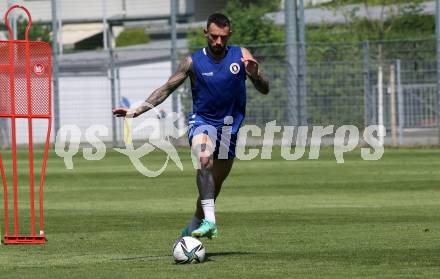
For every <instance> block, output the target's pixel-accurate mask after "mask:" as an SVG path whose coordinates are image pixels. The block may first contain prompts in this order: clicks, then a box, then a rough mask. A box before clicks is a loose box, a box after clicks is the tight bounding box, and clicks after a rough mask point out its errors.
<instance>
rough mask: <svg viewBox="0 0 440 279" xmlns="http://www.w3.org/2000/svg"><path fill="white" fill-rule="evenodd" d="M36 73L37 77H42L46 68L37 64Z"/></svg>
mask: <svg viewBox="0 0 440 279" xmlns="http://www.w3.org/2000/svg"><path fill="white" fill-rule="evenodd" d="M34 73H35V74H36V75H37V76H41V75H42V74H44V66H43V65H41V64H36V65H35V66H34Z"/></svg>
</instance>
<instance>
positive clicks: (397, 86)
mask: <svg viewBox="0 0 440 279" xmlns="http://www.w3.org/2000/svg"><path fill="white" fill-rule="evenodd" d="M435 45H436V44H435V40H434V39H432V40H416V41H393V42H362V43H338V44H316V45H308V46H307V47H306V48H305V50H306V61H307V63H306V68H305V71H304V73H306V74H305V75H304V76H302V77H301V76H300V77H299V78H303V79H304V80H303V82H304V84H305V86H306V89H307V97H306V102H297V104H303V105H304V104H305V105H306V106H307V107H306V109H305V110H304V111H306V112H307V113H306V122H307V124H308V125H323V126H325V125H335V126H341V125H355V126H357V127H358V128H359V129H360V130H362V129H363V128H364V127H366V125H371V124H379V123H380V120H381V119H382V120H383V124H384V125H385V126H386V127H387V129H388V130H389V131H391V130H392V128H393V127H392V124H393V122H392V119H393V114H394V116H395V119H396V121H395V125H396V129H397V130H398V133H399V136H400V137H399V139H400V141H399V143H400V144H417V143H421V144H431V143H435V144H437V142H438V133H437V132H436V130H435V129H436V127H438V113H439V112H438V107H437V104H438V100H437V85H436V84H437V79H436V73H437V69H436V50H435ZM178 47H179V49H178V53H179V57H180V59H181V58H182V57H183V56H185V55H187V54H188V53H190V52H191V51H192V50H191V49H188V48H187V47H186V45H185V41H184V40H182V41H179V43H178ZM287 47H288V46H286V45H284V44H276V45H255V46H248V48H249V49H250V50H251V52H252V53H253V54H254V56H255V57H256V58H257V59H258V60H259V61H260V62H261V65H262V69H263V71H264V72H265V73H267V75H268V76H269V78H270V81H271V92H270V94H269V95H267V96H263V95H261V94H259V93H258V92H257V91H256V90H255V89H254V88H253V86H252V84H251V83H250V82H248V101H247V103H248V105H247V117H246V124H255V125H258V126H260V127H262V128H264V125H265V124H266V123H268V122H270V121H273V120H276V121H277V124H278V125H299V124H300V123H292V121H291V118H290V117H289V110H290V109H291V107H289V105H288V103H289V98H290V97H291V96H289V90H288V84H289V83H292V80H290V79H291V77H290V76H289V71H288V70H287V67H288V66H287V61H286V48H287ZM110 57H111V56H110V53H108V52H106V51H99V52H84V53H75V54H65V55H63V56H62V57H61V59H60V71H61V76H60V111H61V113H60V119H59V120H60V124H61V126H63V125H77V126H79V128H80V130H81V131H82V132H83V138H84V136H85V131H86V130H87V129H88V128H89V127H90V126H92V125H103V126H105V127H107V128H108V133H106V134H105V135H103V139H104V140H106V141H109V142H111V141H112V139H113V135H115V138H117V139H118V140H119V141H121V139H122V124H121V122H120V121H119V120H118V122H117V125H116V128H114V127H113V125H112V118H113V116H112V114H111V109H112V95H113V96H115V99H116V100H115V103H116V105H117V106H120V105H124V106H136V105H137V104H139V103H141V102H142V101H143V100H145V99H146V98H147V97H148V95H149V94H150V93H151V92H152V91H153V90H154V89H155V88H157V87H159V86H160V85H161V84H163V83H164V82H165V81H166V80H167V79H168V77H169V75H170V74H171V62H170V48H169V47H167V46H164V45H163V44H162V45H156V46H153V47H145V46H140V47H139V46H138V47H129V48H123V49H116V50H115V51H114V52H113V56H112V57H113V61H111V60H112V59H110ZM110 66H113V69H112V68H111V67H110ZM110 71H114V72H113V73H114V75H110V74H109V73H110ZM380 76H381V77H382V82H381V83H379V78H380ZM110 78H114V82H113V86H112V82H111V79H110ZM391 80H394V86H391V84H390V81H391ZM293 83H294V84H299V83H300V81H298V80H296V81H293ZM393 88H394V92H392V91H393V90H392V89H393ZM112 91H113V93H114V94H112ZM380 93H382V94H380ZM174 94H178V95H179V106H178V107H179V111H180V115H179V119H180V120H179V121H177V124H178V125H179V126H184V125H185V122H184V118H185V115H186V113H188V112H189V111H191V92H190V84H189V82H187V83H185V85H183V86H182V87H181V88H180V89H179V90H178V91H177V92H176V93H174ZM379 96H382V101H379ZM392 97H394V102H393V101H392ZM159 109H162V110H163V111H162V113H170V112H171V111H172V104H171V98H169V99H168V100H167V101H165V103H164V104H162V105H161V107H160V108H159ZM84 110H86V111H87V113H84ZM380 112H382V113H380ZM380 115H382V117H380ZM147 117H150V118H151V119H152V120H151V122H152V124H151V125H152V127H146V128H145V129H141V130H140V131H138V132H137V134H135V136H134V137H135V138H136V137H137V138H144V137H146V136H148V135H150V136H151V135H155V136H160V135H157V131H155V130H157V129H155V127H159V126H160V125H162V124H160V123H159V121H160V119H158V118H157V117H156V116H155V115H154V114H150V115H149V116H147ZM136 121H140V120H136ZM170 124H171V123H170ZM174 124H176V123H174Z"/></svg>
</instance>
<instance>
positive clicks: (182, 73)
mask: <svg viewBox="0 0 440 279" xmlns="http://www.w3.org/2000/svg"><path fill="white" fill-rule="evenodd" d="M191 67H192V59H191V56H187V57H185V59H184V60H183V61H182V62H181V63H180V65H179V67H178V68H177V71H176V72H175V73H174V74H173V75H172V76H171V77H170V78H169V79H168V81H167V82H166V83H165V84H164V85H162V86H161V87H159V88H157V89H156V90H154V91H153V93H151V95H150V97H148V99H147V100H146V101H145V103H144V104H143V105H141V106H140V107H138V108H137V109H136V111H135V113H134V117H137V116H139V115H141V114H142V113H144V112H147V111H149V110H150V109H151V108H152V107H156V106H158V105H160V104H161V103H162V102H163V101H165V99H166V98H168V96H170V95H171V93H173V91H174V90H176V89H177V88H178V87H179V86H180V85H181V84H182V83H183V82H184V81H185V79H186V78H187V77H188V75H189V71H190V69H191Z"/></svg>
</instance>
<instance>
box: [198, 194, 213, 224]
mask: <svg viewBox="0 0 440 279" xmlns="http://www.w3.org/2000/svg"><path fill="white" fill-rule="evenodd" d="M200 203H201V204H202V208H203V213H205V220H208V221H209V222H213V223H215V213H214V212H215V210H214V199H210V200H201V201H200Z"/></svg>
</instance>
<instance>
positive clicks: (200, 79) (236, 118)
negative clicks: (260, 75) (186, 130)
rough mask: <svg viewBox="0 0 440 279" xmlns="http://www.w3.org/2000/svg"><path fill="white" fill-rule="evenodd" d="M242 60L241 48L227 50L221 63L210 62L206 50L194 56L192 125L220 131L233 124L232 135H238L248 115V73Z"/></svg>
mask: <svg viewBox="0 0 440 279" xmlns="http://www.w3.org/2000/svg"><path fill="white" fill-rule="evenodd" d="M242 57H243V55H242V52H241V48H240V47H239V46H228V47H227V53H226V56H225V57H224V58H223V59H222V60H220V61H215V60H214V59H213V58H211V57H210V56H209V54H208V50H207V49H206V48H204V49H201V50H199V51H197V52H195V53H193V54H192V56H191V58H192V63H193V69H194V74H195V85H194V87H193V88H192V99H193V112H192V114H191V115H190V117H189V123H190V124H196V125H197V124H208V125H212V126H214V127H216V128H221V127H222V126H223V125H225V122H226V124H228V125H230V124H231V121H232V131H231V132H232V133H233V134H235V133H237V132H238V130H239V129H240V126H241V124H242V122H243V120H244V117H245V114H246V71H245V68H244V63H243V62H242V61H241V58H242ZM231 117H232V119H231ZM225 119H226V120H225Z"/></svg>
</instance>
